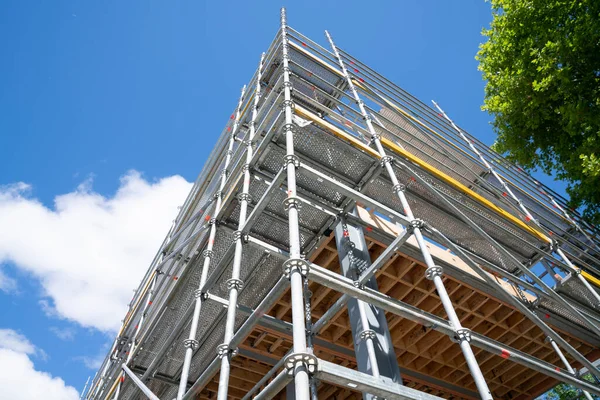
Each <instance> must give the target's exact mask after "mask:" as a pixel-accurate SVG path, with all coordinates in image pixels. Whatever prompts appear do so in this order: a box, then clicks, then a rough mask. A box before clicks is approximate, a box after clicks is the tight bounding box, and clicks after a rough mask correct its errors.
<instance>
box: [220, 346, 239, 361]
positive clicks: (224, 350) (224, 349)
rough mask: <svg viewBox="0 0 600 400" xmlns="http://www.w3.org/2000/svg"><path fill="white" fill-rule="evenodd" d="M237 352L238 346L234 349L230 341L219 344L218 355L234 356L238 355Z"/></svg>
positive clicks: (221, 356)
mask: <svg viewBox="0 0 600 400" xmlns="http://www.w3.org/2000/svg"><path fill="white" fill-rule="evenodd" d="M237 353H238V349H237V347H236V348H235V349H232V348H231V347H230V346H229V343H221V344H220V345H218V346H217V355H218V356H219V358H223V357H225V356H231V357H234V356H236V355H237Z"/></svg>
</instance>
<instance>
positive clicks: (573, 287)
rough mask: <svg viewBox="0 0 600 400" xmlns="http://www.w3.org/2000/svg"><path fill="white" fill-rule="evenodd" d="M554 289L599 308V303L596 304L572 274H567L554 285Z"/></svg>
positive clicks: (584, 303)
mask: <svg viewBox="0 0 600 400" xmlns="http://www.w3.org/2000/svg"><path fill="white" fill-rule="evenodd" d="M555 290H556V291H557V292H558V293H564V294H565V295H567V296H569V297H570V298H572V299H574V300H576V301H578V302H579V303H580V304H583V305H586V306H588V307H591V308H593V309H596V310H600V305H599V304H598V301H597V300H596V298H595V297H594V296H593V295H592V294H591V293H590V292H589V290H588V289H587V288H586V287H585V286H584V285H583V284H582V283H581V282H580V281H579V279H577V277H576V276H574V275H573V274H569V275H567V276H566V277H565V278H564V279H563V280H562V281H561V282H560V283H559V284H557V285H556V288H555Z"/></svg>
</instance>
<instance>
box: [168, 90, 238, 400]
mask: <svg viewBox="0 0 600 400" xmlns="http://www.w3.org/2000/svg"><path fill="white" fill-rule="evenodd" d="M245 93H246V86H244V87H243V88H242V92H241V94H240V99H239V101H238V107H237V110H236V114H235V122H234V124H233V128H232V130H231V137H230V139H229V148H228V151H227V156H226V158H225V164H224V166H223V171H222V174H221V183H220V186H219V191H218V192H217V204H216V206H215V214H218V213H219V212H220V211H221V203H222V200H223V195H222V191H223V189H224V188H225V184H226V183H227V168H228V167H229V163H230V162H231V155H232V154H233V145H234V143H235V135H236V133H237V129H238V127H239V123H240V116H241V107H242V103H243V100H244V95H245ZM216 231H217V224H216V221H211V225H210V234H209V240H208V246H207V248H206V251H205V253H204V265H203V266H202V274H201V277H200V284H199V288H198V290H200V289H201V288H202V287H203V286H204V284H205V283H206V279H207V277H208V269H209V268H210V263H211V259H212V253H213V251H212V249H213V245H214V241H215V236H216ZM201 295H202V293H199V292H196V293H195V297H196V299H195V301H194V314H193V319H192V322H191V326H190V334H189V336H188V339H187V340H186V341H184V344H185V346H186V349H185V355H184V360H183V367H182V369H181V378H180V380H179V389H178V391H177V399H178V400H181V397H182V396H183V395H184V393H185V390H186V386H187V381H188V376H189V371H190V365H191V362H192V356H193V355H194V349H195V348H196V347H197V346H198V341H197V340H196V334H197V330H198V323H199V320H200V311H201V308H202V296H201Z"/></svg>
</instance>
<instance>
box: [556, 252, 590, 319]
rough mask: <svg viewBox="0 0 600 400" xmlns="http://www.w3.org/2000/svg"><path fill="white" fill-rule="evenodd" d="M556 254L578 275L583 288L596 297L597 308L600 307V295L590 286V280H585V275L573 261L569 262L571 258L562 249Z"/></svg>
mask: <svg viewBox="0 0 600 400" xmlns="http://www.w3.org/2000/svg"><path fill="white" fill-rule="evenodd" d="M556 253H558V255H559V256H560V257H561V258H562V259H563V261H564V262H566V263H567V265H568V266H569V268H570V269H571V272H572V273H574V274H575V275H577V279H579V281H580V282H581V283H582V284H583V286H584V287H585V288H586V289H587V290H588V291H589V292H590V293H591V294H592V296H594V298H595V299H596V301H597V302H598V303H597V304H596V306H597V307H600V294H598V292H597V291H596V290H595V289H594V288H593V287H592V285H590V283H589V282H588V280H587V279H585V277H584V276H583V275H581V269H580V268H577V267H576V266H574V265H573V263H572V262H571V260H569V258H568V257H567V256H566V254H565V253H564V252H563V251H562V249H561V248H559V247H558V248H557V249H556Z"/></svg>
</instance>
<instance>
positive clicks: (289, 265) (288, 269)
mask: <svg viewBox="0 0 600 400" xmlns="http://www.w3.org/2000/svg"><path fill="white" fill-rule="evenodd" d="M282 267H283V274H284V276H285V277H286V278H287V279H290V276H291V275H292V272H294V271H299V272H300V274H302V276H305V277H306V276H307V275H308V270H309V266H308V263H307V262H306V260H302V259H301V258H290V259H289V260H287V261H285V262H284V263H283V265H282Z"/></svg>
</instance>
